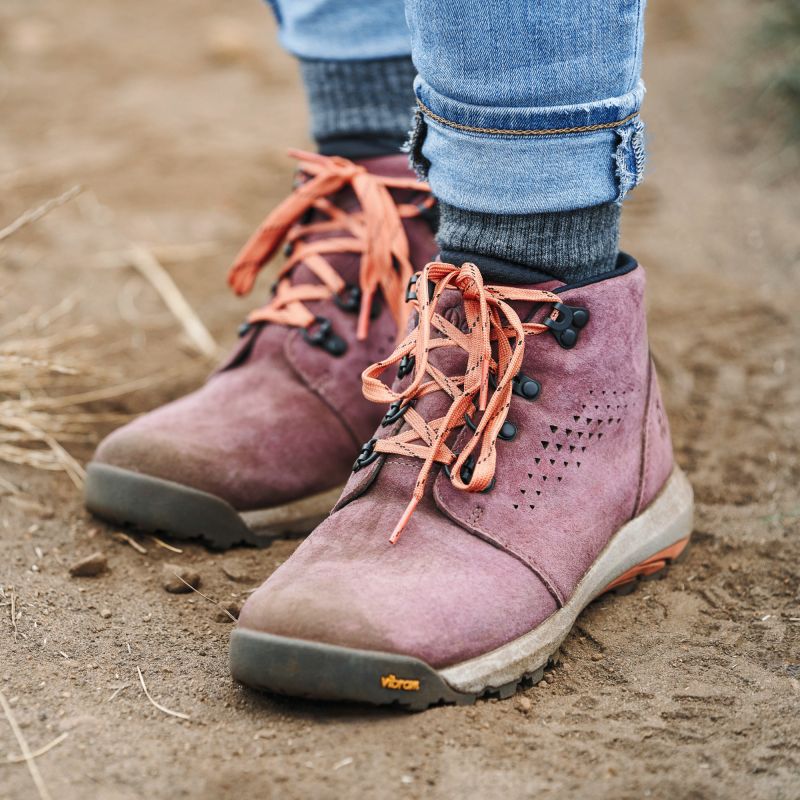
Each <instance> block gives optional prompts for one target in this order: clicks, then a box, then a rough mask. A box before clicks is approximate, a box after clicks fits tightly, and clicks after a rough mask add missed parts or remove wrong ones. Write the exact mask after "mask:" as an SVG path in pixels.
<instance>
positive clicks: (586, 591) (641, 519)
mask: <svg viewBox="0 0 800 800" xmlns="http://www.w3.org/2000/svg"><path fill="white" fill-rule="evenodd" d="M692 518H693V494H692V487H691V486H690V484H689V481H688V480H687V478H686V476H685V475H684V474H683V472H682V471H681V470H680V469H679V468H678V467H675V468H674V469H673V470H672V474H671V475H670V477H669V480H668V481H667V483H666V484H665V485H664V488H663V489H662V490H661V492H660V493H659V495H658V497H656V499H655V500H654V501H653V502H652V503H651V504H650V505H649V506H648V507H647V508H646V509H645V510H644V511H643V512H642V513H641V514H639V516H638V517H635V518H634V519H632V520H631V521H630V522H628V523H627V524H626V525H624V526H623V527H622V528H620V529H619V530H618V531H617V533H616V534H614V536H613V538H612V539H611V540H610V541H609V543H608V544H607V545H606V546H605V548H604V550H603V551H602V552H601V553H600V555H599V556H598V557H597V560H596V561H595V562H594V564H592V566H591V567H590V569H589V571H588V572H587V573H586V575H584V577H583V579H582V580H581V582H580V583H579V584H578V586H577V588H576V589H575V593H574V594H573V595H572V597H571V598H570V599H569V601H568V602H567V603H566V604H565V605H564V606H563V607H562V608H560V609H559V610H558V611H556V612H555V614H553V615H552V616H551V617H549V618H548V619H547V620H545V621H544V622H543V623H542V624H541V625H539V627H538V628H536V629H535V630H533V631H531V632H530V633H526V634H524V635H523V636H520V637H519V638H518V639H515V640H514V641H513V642H509V643H508V644H506V645H503V646H502V647H498V648H497V649H496V650H492V652H491V653H486V654H484V655H482V656H477V657H475V658H471V659H469V661H462V662H461V663H460V664H456V665H454V666H452V667H447V668H446V669H443V670H440V671H439V675H441V677H442V678H443V679H444V680H445V681H447V683H448V684H450V686H452V687H453V688H454V689H456V690H457V691H460V692H469V693H476V692H482V691H483V690H484V689H486V688H487V687H490V686H491V687H498V686H503V685H504V684H506V683H510V682H511V681H515V680H519V679H520V678H521V677H522V676H523V675H525V674H526V673H529V672H534V671H535V670H537V669H539V667H542V666H544V665H545V664H546V663H547V660H548V659H549V657H550V656H551V655H552V654H553V653H554V652H555V651H556V650H557V649H558V647H559V646H560V645H561V642H562V641H563V640H564V639H565V638H566V636H567V634H568V633H569V632H570V630H571V628H572V626H573V624H574V623H575V620H576V619H577V617H578V615H579V614H580V613H581V611H583V609H584V608H586V606H587V605H589V603H591V601H592V600H593V599H594V598H595V597H597V596H598V595H599V594H601V593H602V591H603V590H604V589H605V588H606V587H607V586H608V585H609V584H610V583H611V582H612V581H614V580H615V579H616V578H618V577H619V576H620V575H622V574H623V573H625V572H627V571H628V570H629V569H631V568H632V567H635V566H636V565H637V564H641V563H642V562H643V561H646V560H647V559H648V558H650V557H651V556H653V555H655V554H656V553H658V552H660V551H661V550H664V549H666V548H667V547H670V546H671V545H673V544H675V543H676V542H679V541H680V540H681V539H685V538H687V537H688V536H689V535H690V534H691V532H692Z"/></svg>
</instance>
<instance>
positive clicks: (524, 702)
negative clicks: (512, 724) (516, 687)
mask: <svg viewBox="0 0 800 800" xmlns="http://www.w3.org/2000/svg"><path fill="white" fill-rule="evenodd" d="M517 708H518V709H519V710H520V711H522V713H523V714H527V713H528V712H529V711H530V710H531V708H533V703H531V701H530V699H529V698H527V697H520V698H518V699H517Z"/></svg>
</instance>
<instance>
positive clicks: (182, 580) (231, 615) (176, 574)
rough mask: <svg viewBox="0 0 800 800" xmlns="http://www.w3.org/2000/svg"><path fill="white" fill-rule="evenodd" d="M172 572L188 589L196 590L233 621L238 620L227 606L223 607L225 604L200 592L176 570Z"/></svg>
mask: <svg viewBox="0 0 800 800" xmlns="http://www.w3.org/2000/svg"><path fill="white" fill-rule="evenodd" d="M172 574H173V575H174V576H175V577H176V578H177V579H178V580H179V581H180V582H181V583H184V584H186V585H187V586H188V587H189V588H190V589H191V590H192V591H193V592H196V593H197V594H199V595H200V597H202V598H203V600H208V602H209V603H211V604H212V605H215V606H216V607H217V608H218V609H219V610H220V611H224V612H225V613H226V614H227V615H228V616H229V617H230V618H231V619H232V620H233V621H234V622H238V620H237V619H236V617H234V616H233V614H231V612H230V611H228V609H227V608H225V606H223V605H222V603H218V602H217V601H216V600H213V599H212V598H210V597H209V596H208V595H207V594H203V593H202V592H201V591H200V590H199V589H195V587H194V586H192V584H191V583H189V582H188V581H185V580H184V579H183V578H181V576H180V575H178V573H177V572H173V573H172Z"/></svg>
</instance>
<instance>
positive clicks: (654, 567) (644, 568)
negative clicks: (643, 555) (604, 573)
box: [601, 536, 689, 594]
mask: <svg viewBox="0 0 800 800" xmlns="http://www.w3.org/2000/svg"><path fill="white" fill-rule="evenodd" d="M688 544H689V537H688V536H687V537H686V538H685V539H680V540H679V541H677V542H675V544H673V545H670V546H669V547H666V548H665V549H664V550H660V551H659V552H658V553H655V554H654V555H652V556H650V558H648V559H647V560H646V561H642V563H641V564H637V565H636V566H635V567H631V568H630V569H629V570H628V571H627V572H623V573H622V575H620V576H619V578H617V579H616V580H613V581H612V582H611V583H609V584H608V586H606V588H605V589H603V591H602V592H601V594H604V593H605V592H610V591H611V590H612V589H616V588H618V587H619V586H622V585H624V584H626V583H631V582H632V581H634V580H636V578H639V577H642V578H646V577H647V576H648V575H655V573H656V572H660V571H661V570H662V569H664V567H666V566H667V564H669V563H670V562H671V561H675V559H676V558H678V557H679V556H680V555H681V553H683V551H684V550H685V549H686V546H687V545H688Z"/></svg>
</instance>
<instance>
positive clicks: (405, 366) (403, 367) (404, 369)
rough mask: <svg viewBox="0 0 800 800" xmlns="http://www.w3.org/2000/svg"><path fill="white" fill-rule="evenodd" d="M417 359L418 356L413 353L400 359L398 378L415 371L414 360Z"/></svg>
mask: <svg viewBox="0 0 800 800" xmlns="http://www.w3.org/2000/svg"><path fill="white" fill-rule="evenodd" d="M416 360H417V357H416V356H412V355H405V356H403V357H402V358H401V359H400V363H399V364H398V365H397V377H398V378H405V376H406V375H410V374H411V373H412V372H413V371H414V362H415V361H416Z"/></svg>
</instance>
